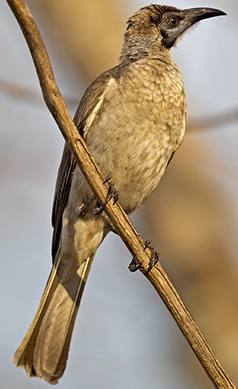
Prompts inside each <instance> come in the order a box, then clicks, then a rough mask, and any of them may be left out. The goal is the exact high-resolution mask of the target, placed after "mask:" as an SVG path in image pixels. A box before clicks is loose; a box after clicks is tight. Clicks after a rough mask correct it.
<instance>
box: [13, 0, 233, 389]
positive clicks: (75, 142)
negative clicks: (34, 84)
mask: <svg viewBox="0 0 238 389" xmlns="http://www.w3.org/2000/svg"><path fill="white" fill-rule="evenodd" d="M7 3H8V4H9V6H10V8H11V9H12V11H13V13H14V15H15V17H16V19H17V21H18V23H19V25H20V27H21V29H22V32H23V34H24V36H25V39H26V41H27V44H28V46H29V49H30V51H31V54H32V57H33V60H34V64H35V67H36V70H37V74H38V77H39V80H40V84H41V88H42V93H43V96H44V99H45V102H46V104H47V106H48V108H49V110H50V112H51V113H52V115H53V117H54V119H55V121H56V123H57V124H58V126H59V129H60V131H61V132H62V135H63V136H64V138H65V140H66V141H67V142H68V144H69V146H70V149H71V151H72V153H73V155H74V158H75V160H76V162H77V164H78V165H79V167H80V169H81V170H82V171H83V172H84V174H85V177H86V178H87V180H88V182H89V184H90V185H91V188H92V190H93V192H94V193H95V196H96V198H97V201H98V203H99V204H103V206H102V208H103V210H104V212H105V213H106V214H107V216H108V217H109V218H110V220H111V223H112V224H113V225H114V226H115V229H116V231H117V232H118V234H119V235H120V237H121V239H122V240H123V241H124V243H125V244H126V246H127V247H128V249H129V250H130V252H131V254H132V256H133V258H134V259H135V258H136V264H140V267H139V269H140V270H141V271H142V273H144V274H145V273H146V272H147V274H146V277H147V279H148V280H149V281H150V282H151V284H152V285H153V286H154V288H155V289H156V291H157V292H158V294H159V295H160V297H161V298H162V300H163V301H164V303H165V305H166V306H167V308H168V310H169V311H170V313H171V315H172V316H173V318H174V319H175V321H176V323H177V325H178V326H179V328H180V330H181V331H182V333H183V334H184V336H185V337H186V339H187V341H188V343H189V344H190V346H191V348H192V349H193V351H194V353H195V355H196V356H197V358H198V360H199V361H200V363H201V365H202V366H203V368H204V370H205V371H206V373H207V375H208V376H209V378H210V379H211V381H212V382H213V384H214V386H215V387H216V388H223V389H224V388H226V389H230V388H233V389H235V388H236V386H235V385H234V383H233V382H232V381H231V379H230V378H229V377H228V375H227V374H226V372H225V371H224V369H223V368H222V366H221V365H220V363H219V362H218V360H217V358H216V356H215V355H214V353H213V351H212V350H211V348H210V346H209V345H208V343H207V342H206V340H205V338H204V337H203V335H202V333H201V332H200V331H199V329H198V327H197V326H196V324H195V322H194V320H193V318H192V316H191V315H190V313H189V311H188V310H187V309H186V307H185V305H184V304H183V302H182V300H181V299H180V297H179V295H178V293H177V291H176V290H175V288H174V287H173V285H172V283H171V282H170V280H169V278H168V277H167V275H166V273H165V272H164V270H163V269H162V267H161V265H160V263H159V262H157V265H156V266H153V264H154V263H155V262H153V261H154V260H153V261H152V262H151V250H147V249H145V243H144V242H143V240H142V238H141V237H140V235H139V233H138V232H137V231H136V229H135V227H134V226H133V225H132V223H131V222H130V219H129V218H128V216H127V215H126V214H125V213H124V212H123V210H122V208H121V207H120V204H119V202H116V203H115V201H114V204H112V203H113V202H110V201H108V199H109V198H111V196H112V193H109V194H108V189H107V188H105V185H104V182H105V178H104V177H103V176H102V174H101V172H100V170H99V168H98V166H97V165H96V164H95V162H94V160H93V158H92V156H91V155H90V153H89V151H88V149H87V146H86V144H85V143H84V141H83V140H82V139H78V138H79V134H78V131H77V128H76V127H75V125H74V123H73V121H72V119H71V117H70V115H69V113H68V111H67V108H66V106H65V103H64V100H63V98H62V96H61V94H60V92H59V90H58V87H57V85H56V83H55V79H54V75H53V72H52V69H51V65H50V62H49V58H48V55H47V52H46V49H45V46H44V43H43V41H42V38H41V36H40V33H39V31H38V29H37V27H36V25H35V22H34V20H33V17H32V15H31V13H30V11H29V9H28V8H27V6H26V4H25V3H24V1H23V0H7ZM101 210H102V209H101V208H100V209H99V211H101ZM147 247H148V246H147ZM148 251H149V252H148ZM152 251H153V250H152ZM154 257H155V259H156V261H158V255H157V254H156V252H155V251H154ZM148 269H149V270H150V271H149V272H148Z"/></svg>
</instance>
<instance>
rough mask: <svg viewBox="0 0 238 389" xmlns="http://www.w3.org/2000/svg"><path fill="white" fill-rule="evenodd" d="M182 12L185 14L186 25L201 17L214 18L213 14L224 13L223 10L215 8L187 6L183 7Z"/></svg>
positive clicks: (190, 24)
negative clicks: (187, 7)
mask: <svg viewBox="0 0 238 389" xmlns="http://www.w3.org/2000/svg"><path fill="white" fill-rule="evenodd" d="M182 14H183V15H184V16H185V20H186V21H187V24H188V27H190V26H192V25H193V24H195V23H197V22H199V21H200V20H203V19H208V18H214V17H215V16H222V15H226V13H225V12H223V11H220V10H219V9H215V8H189V9H184V10H183V11H182Z"/></svg>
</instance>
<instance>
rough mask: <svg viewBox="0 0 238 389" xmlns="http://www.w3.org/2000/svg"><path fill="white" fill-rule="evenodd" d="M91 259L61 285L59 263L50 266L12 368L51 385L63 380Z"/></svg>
mask: <svg viewBox="0 0 238 389" xmlns="http://www.w3.org/2000/svg"><path fill="white" fill-rule="evenodd" d="M93 257H94V255H92V256H91V257H89V258H88V259H87V260H86V261H85V262H83V264H82V265H81V266H80V267H79V269H78V271H77V273H75V274H74V276H73V277H72V278H71V279H70V280H69V281H68V282H66V283H64V284H61V283H59V280H58V277H57V267H58V264H56V266H53V268H52V271H51V274H50V276H49V279H48V282H47V285H46V288H45V290H44V293H43V296H42V299H41V302H40V305H39V308H38V310H37V312H36V315H35V317H34V320H33V322H32V324H31V326H30V328H29V330H28V331H27V333H26V335H25V337H24V339H23V341H22V343H21V344H20V346H19V348H18V349H17V351H16V352H15V355H14V364H15V366H17V367H21V368H25V370H26V373H27V375H28V376H30V377H33V376H38V377H39V378H44V379H45V380H46V381H47V382H49V383H51V384H56V383H57V382H58V379H59V378H60V377H62V375H63V373H64V370H65V367H66V363H67V359H68V352H69V346H70V341H71V336H72V332H73V328H74V323H75V319H76V316H77V312H78V307H79V304H80V300H81V297H82V294H83V290H84V286H85V283H86V280H87V277H88V273H89V270H90V267H91V264H92V261H93Z"/></svg>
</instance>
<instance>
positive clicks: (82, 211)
mask: <svg viewBox="0 0 238 389" xmlns="http://www.w3.org/2000/svg"><path fill="white" fill-rule="evenodd" d="M94 200H96V196H95V195H92V197H90V199H88V200H87V201H86V203H84V204H83V205H82V207H80V208H79V211H78V216H83V215H84V214H85V212H86V210H87V208H88V207H89V205H90V204H91V203H92V202H93V201H94Z"/></svg>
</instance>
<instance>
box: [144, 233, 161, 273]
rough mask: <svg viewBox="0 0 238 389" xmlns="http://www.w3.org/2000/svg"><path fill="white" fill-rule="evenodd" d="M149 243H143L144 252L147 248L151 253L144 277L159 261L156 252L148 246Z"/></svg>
mask: <svg viewBox="0 0 238 389" xmlns="http://www.w3.org/2000/svg"><path fill="white" fill-rule="evenodd" d="M150 243H151V242H150V241H149V240H146V241H145V248H144V250H146V249H147V248H148V249H150V252H151V257H150V263H149V267H148V269H147V270H146V272H145V273H144V274H145V275H146V274H148V273H149V272H150V271H151V269H152V267H154V266H155V265H156V263H157V262H158V261H159V254H158V253H157V251H156V249H155V248H154V247H152V246H150Z"/></svg>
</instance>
